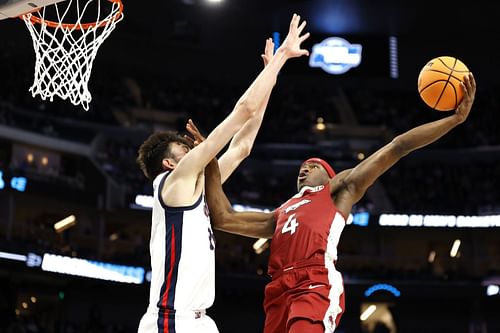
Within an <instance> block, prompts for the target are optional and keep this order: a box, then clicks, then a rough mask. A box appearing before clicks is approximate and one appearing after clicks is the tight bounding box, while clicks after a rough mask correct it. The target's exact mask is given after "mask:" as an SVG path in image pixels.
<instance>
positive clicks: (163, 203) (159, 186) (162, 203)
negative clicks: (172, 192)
mask: <svg viewBox="0 0 500 333" xmlns="http://www.w3.org/2000/svg"><path fill="white" fill-rule="evenodd" d="M169 174H170V171H167V172H166V173H165V175H164V176H163V178H162V179H161V180H160V184H158V201H159V202H160V205H161V206H162V207H163V208H165V209H166V208H167V205H166V204H165V202H164V201H163V198H162V196H161V190H162V189H163V184H165V179H167V177H168V175H169Z"/></svg>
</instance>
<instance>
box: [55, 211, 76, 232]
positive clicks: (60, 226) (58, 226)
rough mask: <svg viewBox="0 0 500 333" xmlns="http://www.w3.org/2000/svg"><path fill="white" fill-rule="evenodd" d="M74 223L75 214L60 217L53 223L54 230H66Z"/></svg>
mask: <svg viewBox="0 0 500 333" xmlns="http://www.w3.org/2000/svg"><path fill="white" fill-rule="evenodd" d="M75 224H76V217H75V215H70V216H68V217H66V218H64V219H62V220H61V221H59V222H57V223H55V224H54V230H55V231H56V232H57V233H61V232H63V231H64V230H67V229H69V228H71V227H72V226H74V225H75Z"/></svg>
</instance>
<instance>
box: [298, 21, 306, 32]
mask: <svg viewBox="0 0 500 333" xmlns="http://www.w3.org/2000/svg"><path fill="white" fill-rule="evenodd" d="M306 24H307V21H303V22H302V23H301V24H300V26H299V28H298V29H297V33H298V34H299V35H300V34H301V33H302V30H304V28H305V27H306Z"/></svg>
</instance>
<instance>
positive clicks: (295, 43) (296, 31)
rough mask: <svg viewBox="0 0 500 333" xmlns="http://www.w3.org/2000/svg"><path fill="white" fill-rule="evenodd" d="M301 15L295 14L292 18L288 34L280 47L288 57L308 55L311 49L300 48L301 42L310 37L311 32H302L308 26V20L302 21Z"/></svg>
mask: <svg viewBox="0 0 500 333" xmlns="http://www.w3.org/2000/svg"><path fill="white" fill-rule="evenodd" d="M299 23H300V15H297V14H293V17H292V20H291V21H290V29H289V30H288V35H287V36H286V38H285V40H284V41H283V44H281V46H280V47H279V49H280V50H281V51H283V52H284V53H285V55H286V56H287V57H288V58H295V57H301V56H303V55H305V56H308V55H309V51H308V50H305V49H301V48H300V44H302V42H303V41H305V40H306V39H307V38H309V35H310V34H309V33H308V32H306V33H305V34H303V35H301V34H302V31H303V30H304V28H305V26H306V21H302V23H300V25H299Z"/></svg>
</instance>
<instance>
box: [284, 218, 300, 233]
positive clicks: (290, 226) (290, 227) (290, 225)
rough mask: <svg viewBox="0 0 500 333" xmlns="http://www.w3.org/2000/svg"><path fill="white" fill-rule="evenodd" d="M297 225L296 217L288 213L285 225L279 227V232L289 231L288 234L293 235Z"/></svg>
mask: <svg viewBox="0 0 500 333" xmlns="http://www.w3.org/2000/svg"><path fill="white" fill-rule="evenodd" d="M298 226H299V222H297V219H296V218H295V214H292V215H290V217H289V218H288V220H287V221H286V223H285V225H284V226H283V229H281V233H282V234H284V233H287V232H289V231H290V234H291V235H293V233H294V232H295V229H296V228H297V227H298Z"/></svg>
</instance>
